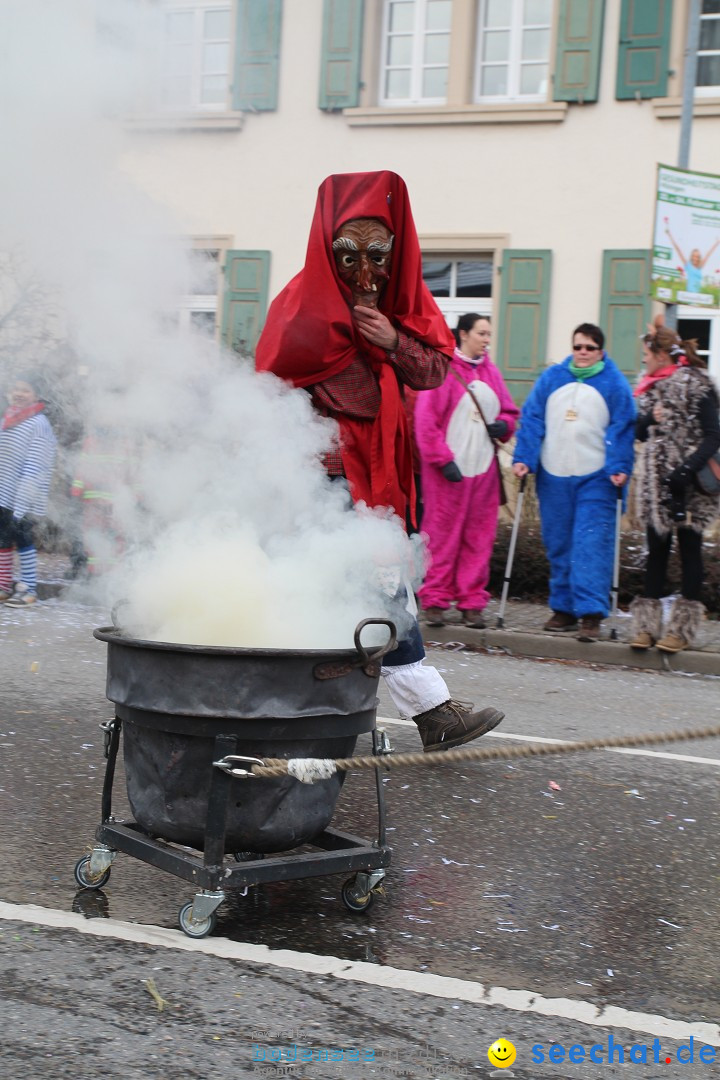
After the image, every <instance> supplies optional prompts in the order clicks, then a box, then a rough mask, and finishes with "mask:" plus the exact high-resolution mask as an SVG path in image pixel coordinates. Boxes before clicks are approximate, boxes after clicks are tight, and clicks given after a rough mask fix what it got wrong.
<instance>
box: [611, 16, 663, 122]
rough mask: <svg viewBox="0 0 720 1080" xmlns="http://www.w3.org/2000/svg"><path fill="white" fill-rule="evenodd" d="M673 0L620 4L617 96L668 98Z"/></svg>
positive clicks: (621, 99)
mask: <svg viewBox="0 0 720 1080" xmlns="http://www.w3.org/2000/svg"><path fill="white" fill-rule="evenodd" d="M672 10H673V5H672V0H623V3H622V11H621V13H620V47H619V50H618V70H617V92H616V96H617V98H618V99H619V100H620V101H623V100H625V99H627V98H636V97H641V98H653V97H665V96H666V94H667V80H668V58H669V55H670V30H671V28H672Z"/></svg>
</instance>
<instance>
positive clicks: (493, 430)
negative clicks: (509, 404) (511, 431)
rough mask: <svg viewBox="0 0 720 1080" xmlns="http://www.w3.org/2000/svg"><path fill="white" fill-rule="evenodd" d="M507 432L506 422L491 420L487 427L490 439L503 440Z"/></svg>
mask: <svg viewBox="0 0 720 1080" xmlns="http://www.w3.org/2000/svg"><path fill="white" fill-rule="evenodd" d="M507 431H508V426H507V420H493V422H492V424H488V426H487V433H488V435H489V436H490V438H491V439H504V438H505V436H506V435H507Z"/></svg>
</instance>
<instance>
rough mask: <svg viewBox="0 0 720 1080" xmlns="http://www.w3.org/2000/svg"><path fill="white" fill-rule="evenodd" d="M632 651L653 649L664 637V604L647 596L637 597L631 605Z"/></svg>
mask: <svg viewBox="0 0 720 1080" xmlns="http://www.w3.org/2000/svg"><path fill="white" fill-rule="evenodd" d="M630 614H631V615H632V637H631V639H630V648H631V649H638V650H642V649H651V648H652V646H653V645H654V644H655V642H656V641H658V640H659V639H660V638H661V637H662V604H661V603H660V601H659V600H651V599H650V598H649V597H646V596H636V597H635V599H634V600H633V602H632V604H631V605H630Z"/></svg>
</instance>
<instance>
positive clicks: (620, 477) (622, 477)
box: [610, 472, 627, 487]
mask: <svg viewBox="0 0 720 1080" xmlns="http://www.w3.org/2000/svg"><path fill="white" fill-rule="evenodd" d="M626 481H627V473H624V472H616V473H613V474H612V476H611V477H610V483H611V484H614V485H615V487H622V486H623V484H624V483H625V482H626Z"/></svg>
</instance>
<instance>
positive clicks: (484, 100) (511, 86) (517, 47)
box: [473, 0, 556, 105]
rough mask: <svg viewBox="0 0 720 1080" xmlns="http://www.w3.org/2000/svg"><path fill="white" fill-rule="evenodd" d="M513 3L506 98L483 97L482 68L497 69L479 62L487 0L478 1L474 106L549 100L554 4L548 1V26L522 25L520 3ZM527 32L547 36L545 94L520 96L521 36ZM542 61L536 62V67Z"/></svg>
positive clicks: (553, 34)
mask: <svg viewBox="0 0 720 1080" xmlns="http://www.w3.org/2000/svg"><path fill="white" fill-rule="evenodd" d="M510 2H511V3H512V5H513V7H512V18H511V23H510V27H509V32H510V50H509V57H508V60H507V68H508V91H509V92H508V93H507V94H483V93H482V74H483V68H484V67H488V66H489V67H494V66H499V65H495V64H492V63H490V64H487V63H485V62H484V61H483V59H482V47H483V34H484V30H485V27H484V20H485V13H486V10H487V5H488V3H489V0H478V4H477V33H476V35H475V63H474V74H473V102H474V103H475V104H476V105H502V104H523V105H524V104H534V103H538V102H541V103H542V102H547V101H549V100H550V90H551V83H552V75H553V71H554V57H553V41H554V36H555V14H556V3H555V0H550V7H551V10H550V19H549V22H548V23H547V25H545V24H543V25H540V24H534V23H528V24H525V23H524V22H523V0H510ZM526 29H535V30H546V31H547V32H548V48H547V57H546V59H545V61H544V63H545V67H546V69H547V75H546V80H545V81H546V87H545V91H544V93H542V92H541V93H538V94H522V93H521V92H520V77H521V69H522V64H523V59H522V35H523V31H524V30H526ZM540 63H541V61H538V65H539V64H540Z"/></svg>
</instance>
